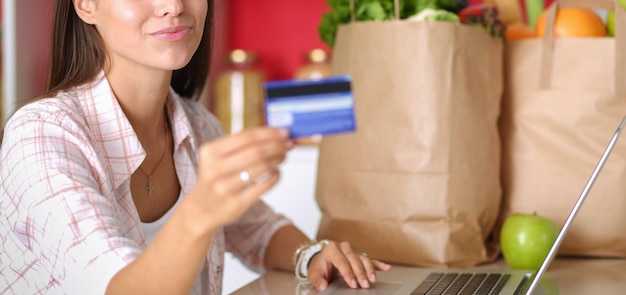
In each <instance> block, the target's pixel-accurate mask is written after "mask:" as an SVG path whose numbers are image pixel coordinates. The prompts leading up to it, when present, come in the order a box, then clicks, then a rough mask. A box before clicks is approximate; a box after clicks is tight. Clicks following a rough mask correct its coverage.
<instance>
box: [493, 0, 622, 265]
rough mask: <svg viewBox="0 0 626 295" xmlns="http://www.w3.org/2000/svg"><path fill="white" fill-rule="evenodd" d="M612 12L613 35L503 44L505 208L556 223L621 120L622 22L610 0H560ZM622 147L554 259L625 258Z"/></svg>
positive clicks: (554, 8) (550, 19)
mask: <svg viewBox="0 0 626 295" xmlns="http://www.w3.org/2000/svg"><path fill="white" fill-rule="evenodd" d="M566 6H583V7H590V8H605V9H615V8H617V12H618V13H617V23H618V24H617V27H616V28H617V34H618V36H617V37H616V38H615V39H613V38H610V37H606V38H557V39H555V38H554V37H553V36H551V34H550V35H549V36H546V37H545V38H544V39H536V40H528V41H518V42H512V43H508V44H506V46H505V47H506V49H505V60H506V62H505V68H506V70H505V97H504V98H503V110H502V121H501V134H502V142H503V168H502V173H503V188H504V206H503V214H502V216H501V217H502V219H501V220H503V219H504V218H506V216H508V215H509V214H510V213H512V212H525V213H532V212H536V213H537V214H540V215H543V216H546V217H549V218H550V219H552V220H553V221H555V223H556V224H557V226H561V225H562V224H563V223H564V221H565V219H566V218H567V215H568V213H569V211H570V210H571V209H572V207H573V206H574V203H575V202H576V199H577V198H578V196H579V195H580V193H581V191H582V190H583V187H584V186H585V183H586V182H587V180H588V179H589V177H590V176H591V173H592V171H593V169H594V167H595V165H596V164H597V162H598V161H599V159H600V157H601V155H602V152H603V151H604V149H605V147H606V146H607V144H608V142H609V140H610V138H611V136H612V135H613V133H614V132H615V128H617V125H618V124H619V122H620V121H621V119H622V118H623V116H624V115H625V114H626V95H625V94H626V80H625V78H626V75H625V74H624V71H625V70H626V59H625V57H626V46H625V44H624V43H625V41H626V38H625V36H626V25H624V24H625V20H626V18H625V17H624V14H625V13H624V11H623V10H622V9H621V8H619V7H618V6H617V4H615V2H614V1H602V0H594V1H581V0H578V1H573V0H569V1H566V0H561V1H557V3H554V5H553V6H551V7H550V10H549V12H550V13H549V16H548V20H547V23H548V29H546V31H547V32H552V27H553V25H554V18H555V15H556V12H557V9H558V8H560V7H566ZM625 224H626V140H623V137H622V139H620V141H618V142H617V145H616V147H615V149H614V150H613V153H612V154H611V156H610V158H609V159H608V161H607V163H606V164H605V166H604V169H603V170H602V172H601V173H600V175H599V177H598V179H597V181H596V183H595V185H594V186H593V187H592V188H591V192H590V194H589V195H588V197H587V199H586V201H585V203H584V204H583V205H582V207H581V210H580V212H579V214H578V215H577V216H576V218H575V219H574V222H573V224H572V227H571V229H570V231H569V232H568V234H567V236H566V237H565V240H564V242H563V244H562V245H561V248H560V252H559V253H560V254H565V255H584V256H625V255H626V230H625V229H624V225H625Z"/></svg>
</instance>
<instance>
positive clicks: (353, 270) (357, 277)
mask: <svg viewBox="0 0 626 295" xmlns="http://www.w3.org/2000/svg"><path fill="white" fill-rule="evenodd" d="M390 269H391V265H389V264H387V263H384V262H382V261H378V260H375V259H370V258H369V257H368V256H367V254H365V253H356V252H354V251H353V250H352V247H350V244H349V243H348V242H341V243H336V242H330V243H329V244H327V245H326V246H324V249H323V250H322V251H321V252H320V253H319V254H317V255H315V256H313V259H312V260H311V262H310V263H309V268H308V275H309V282H310V283H311V284H312V285H313V286H314V287H315V288H316V289H317V290H318V291H322V290H324V289H326V287H328V284H329V283H330V281H331V280H332V279H333V278H334V277H335V276H336V275H339V276H341V277H343V279H344V280H345V281H346V284H348V286H350V288H358V287H359V286H360V287H361V288H369V287H370V286H371V284H373V283H375V282H376V272H375V271H376V270H382V271H388V270H390Z"/></svg>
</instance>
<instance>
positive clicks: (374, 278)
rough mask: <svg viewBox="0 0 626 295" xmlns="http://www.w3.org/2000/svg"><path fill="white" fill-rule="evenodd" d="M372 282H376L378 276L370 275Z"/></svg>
mask: <svg viewBox="0 0 626 295" xmlns="http://www.w3.org/2000/svg"><path fill="white" fill-rule="evenodd" d="M370 281H372V283H373V282H376V274H371V275H370Z"/></svg>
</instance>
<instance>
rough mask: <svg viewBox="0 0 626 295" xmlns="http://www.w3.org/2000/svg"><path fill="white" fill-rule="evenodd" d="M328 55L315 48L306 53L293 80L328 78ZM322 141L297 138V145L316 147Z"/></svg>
mask: <svg viewBox="0 0 626 295" xmlns="http://www.w3.org/2000/svg"><path fill="white" fill-rule="evenodd" d="M329 57H330V56H329V54H328V53H327V52H326V51H324V50H323V49H320V48H316V49H313V50H311V51H309V52H307V54H306V57H305V59H306V60H305V63H304V64H303V65H302V66H300V67H299V68H298V69H297V70H296V71H295V73H294V79H319V78H323V77H328V76H330V58H329ZM321 140H322V137H321V136H311V137H305V138H298V139H297V140H296V141H295V143H296V144H298V145H317V144H319V143H320V141H321Z"/></svg>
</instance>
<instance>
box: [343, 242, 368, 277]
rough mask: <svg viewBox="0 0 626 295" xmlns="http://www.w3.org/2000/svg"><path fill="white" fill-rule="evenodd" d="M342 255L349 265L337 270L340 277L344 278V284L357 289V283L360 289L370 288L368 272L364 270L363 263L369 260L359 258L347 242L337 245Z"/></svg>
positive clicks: (362, 257)
mask: <svg viewBox="0 0 626 295" xmlns="http://www.w3.org/2000/svg"><path fill="white" fill-rule="evenodd" d="M339 246H340V248H341V251H342V253H343V255H344V256H345V257H346V258H347V260H348V262H349V265H348V266H347V267H343V268H341V269H339V268H338V270H339V273H340V274H341V276H343V277H344V279H345V280H346V283H347V284H348V285H349V286H350V287H352V288H357V287H358V286H357V283H358V285H360V286H361V287H362V288H369V287H370V280H369V278H368V272H367V271H366V269H365V265H364V263H363V261H364V260H365V261H368V260H369V258H367V257H364V256H361V255H359V254H357V253H355V252H354V251H353V250H352V247H350V244H349V243H348V242H341V243H340V244H339Z"/></svg>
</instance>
